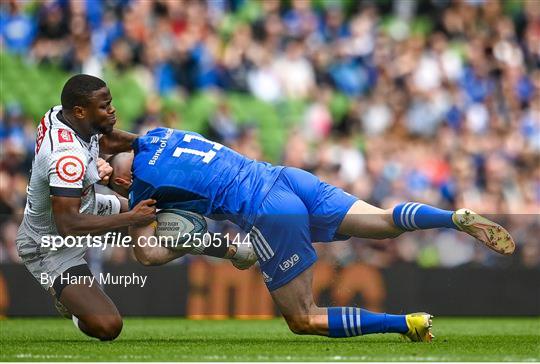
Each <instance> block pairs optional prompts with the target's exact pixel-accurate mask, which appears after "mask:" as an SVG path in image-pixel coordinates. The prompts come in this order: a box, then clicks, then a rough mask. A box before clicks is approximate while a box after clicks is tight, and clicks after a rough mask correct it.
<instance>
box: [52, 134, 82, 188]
mask: <svg viewBox="0 0 540 364" xmlns="http://www.w3.org/2000/svg"><path fill="white" fill-rule="evenodd" d="M87 165H88V160H87V157H86V154H85V152H84V150H83V149H82V146H81V145H80V144H78V143H77V142H73V143H65V144H63V145H62V144H60V145H58V146H55V149H54V150H53V151H52V152H51V154H50V155H49V158H48V176H49V187H50V191H51V195H54V196H66V197H80V196H81V194H82V189H83V180H84V175H85V172H86V168H87Z"/></svg>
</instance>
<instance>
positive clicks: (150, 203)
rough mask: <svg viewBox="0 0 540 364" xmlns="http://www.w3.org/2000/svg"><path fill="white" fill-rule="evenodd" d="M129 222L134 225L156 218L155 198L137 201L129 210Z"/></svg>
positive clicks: (148, 222) (143, 223)
mask: <svg viewBox="0 0 540 364" xmlns="http://www.w3.org/2000/svg"><path fill="white" fill-rule="evenodd" d="M127 214H131V216H130V218H131V223H132V224H133V225H136V226H144V225H148V224H150V223H151V222H153V221H155V220H156V200H154V199H148V200H143V201H141V202H139V203H138V204H137V205H136V206H135V207H134V208H133V209H132V210H131V211H129V212H127Z"/></svg>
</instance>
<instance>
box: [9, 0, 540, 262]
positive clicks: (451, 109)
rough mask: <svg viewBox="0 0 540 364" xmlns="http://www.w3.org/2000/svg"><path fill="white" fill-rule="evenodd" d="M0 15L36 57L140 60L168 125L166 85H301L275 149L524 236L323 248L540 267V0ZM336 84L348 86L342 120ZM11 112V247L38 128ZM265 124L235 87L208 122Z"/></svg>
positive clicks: (216, 3)
mask: <svg viewBox="0 0 540 364" xmlns="http://www.w3.org/2000/svg"><path fill="white" fill-rule="evenodd" d="M0 20H1V22H2V29H1V37H2V38H1V39H2V43H3V47H4V49H5V50H6V51H8V52H11V53H17V54H21V55H23V56H24V57H27V58H28V59H29V60H32V61H33V62H36V63H52V64H55V65H59V66H60V67H62V68H64V69H65V70H66V71H69V72H73V73H79V72H82V73H89V74H94V75H97V76H100V75H103V74H104V71H105V70H107V69H110V70H114V71H115V72H120V73H122V72H130V73H133V74H134V75H135V77H136V79H137V80H138V82H139V83H140V85H141V87H142V88H143V89H144V90H145V91H146V92H147V93H148V95H153V96H150V97H148V102H147V107H146V110H145V112H144V113H143V114H142V115H141V116H140V117H139V118H138V119H137V120H133V127H134V131H136V132H144V131H145V130H147V129H148V128H151V127H155V126H157V125H159V124H162V123H165V124H167V125H175V120H174V117H175V116H174V115H172V118H173V120H169V121H167V118H170V117H171V114H166V113H165V112H164V111H163V108H162V107H161V102H160V97H161V96H169V95H180V97H189V95H191V94H193V93H194V92H202V91H208V92H215V93H227V92H240V93H246V94H251V95H253V96H254V97H256V98H258V99H260V100H263V101H265V102H268V103H271V104H273V105H275V107H280V104H281V103H282V102H283V101H284V100H300V101H303V102H305V104H306V107H305V111H304V112H303V115H302V116H301V117H300V119H299V120H293V123H292V124H291V125H294V126H293V127H291V129H290V131H289V133H288V136H287V140H286V143H285V145H284V148H283V153H282V156H281V160H279V161H278V162H279V163H280V164H284V165H287V166H294V167H299V168H303V169H306V170H309V171H311V172H313V173H315V174H316V175H317V176H319V177H320V178H321V179H322V180H325V181H327V182H329V183H332V184H334V185H336V186H339V187H342V188H344V189H345V190H347V191H349V192H350V193H353V194H355V195H357V196H358V197H359V198H361V199H364V200H366V201H367V202H369V203H372V204H375V205H378V206H381V207H385V208H388V207H391V206H393V205H395V204H397V203H399V202H401V201H411V200H412V201H420V202H424V203H428V204H432V205H435V206H440V207H442V208H448V209H456V208H459V207H464V206H466V207H469V208H471V209H473V210H475V211H477V212H479V213H485V214H492V218H494V219H495V220H497V221H500V222H502V223H504V224H505V225H506V226H508V227H509V228H510V230H511V232H512V234H513V236H514V237H515V239H516V241H517V243H518V253H517V254H516V256H515V257H514V258H512V259H507V258H499V257H497V256H496V255H495V254H493V253H491V252H490V251H488V250H487V249H484V248H482V247H480V246H479V245H478V244H475V243H473V241H472V240H471V239H469V238H468V237H467V236H464V235H465V234H460V233H458V232H455V231H444V232H441V231H427V232H417V233H413V234H407V236H403V237H400V238H398V239H396V240H395V241H393V242H391V243H389V244H380V243H376V242H373V241H363V242H361V243H359V244H357V243H355V242H353V241H352V240H351V241H349V242H347V243H344V244H332V245H326V246H322V247H321V246H320V247H319V254H320V256H321V258H322V259H323V260H328V261H330V262H333V263H334V264H339V265H340V266H346V265H347V264H350V263H351V262H353V261H358V260H361V261H364V262H368V263H370V264H373V265H376V266H378V267H386V266H390V265H392V264H397V263H400V262H405V263H415V264H419V265H421V266H424V267H435V266H442V267H453V266H459V265H466V264H478V265H487V266H493V265H525V266H535V267H538V266H540V241H539V240H538V238H537V236H538V233H539V232H540V221H539V219H538V217H539V215H538V214H539V213H540V163H539V158H540V1H537V0H525V1H508V2H503V1H497V0H452V1H450V0H426V1H416V0H406V1H394V2H392V1H334V0H319V1H309V0H291V1H285V2H280V1H272V0H264V1H249V0H207V1H188V0H186V1H160V0H155V1H150V0H139V1H136V0H133V1H129V0H117V1H112V0H103V1H93V0H87V1H83V0H81V1H40V2H24V1H7V2H3V3H2V5H1V12H0ZM337 94H340V95H345V96H346V98H347V100H348V103H347V105H348V106H347V111H346V112H345V113H344V115H343V116H340V117H338V118H336V117H335V116H334V114H333V113H332V106H331V102H332V100H333V99H334V98H335V95H337ZM224 100H225V99H224ZM1 111H2V124H1V126H0V143H1V147H2V151H1V153H2V159H1V166H0V177H1V181H2V183H1V189H0V213H1V214H2V222H3V223H2V225H1V229H2V231H1V232H0V239H2V241H1V244H0V258H1V260H3V261H17V259H18V258H17V256H16V252H15V249H14V245H13V239H14V235H15V231H16V228H17V216H20V214H21V213H22V207H23V206H24V201H25V190H24V188H25V185H26V180H27V178H28V175H27V171H28V169H29V165H30V162H31V158H32V154H33V141H34V128H33V123H32V121H29V120H28V119H27V118H25V116H24V113H23V112H22V110H21V109H20V107H19V106H18V105H16V104H10V105H3V106H2V110H1ZM44 111H45V110H44ZM180 117H181V116H180ZM253 119H254V120H255V121H256V115H254V116H253ZM260 133H261V131H260V130H259V129H258V128H257V126H256V122H255V123H253V124H250V125H249V126H248V127H240V126H239V124H238V123H237V122H236V120H235V117H234V115H233V113H232V112H231V110H230V107H229V105H227V102H226V101H223V102H221V103H220V104H219V106H218V107H217V109H216V111H215V112H214V114H213V115H212V117H211V118H210V119H209V120H208V134H209V135H211V136H212V137H213V138H217V139H219V140H220V141H222V142H223V143H226V144H228V145H230V146H231V147H233V148H235V149H237V150H239V151H240V152H242V153H244V154H246V155H248V156H250V157H252V158H256V159H263V160H264V159H265V155H264V153H263V148H262V147H261V144H260ZM220 228H226V229H231V228H232V227H230V226H224V227H223V226H222V227H220ZM108 254H109V255H110V257H108V258H110V259H113V260H115V261H119V262H120V261H124V260H125V259H128V257H127V256H126V255H127V253H126V252H114V251H113V252H111V253H108Z"/></svg>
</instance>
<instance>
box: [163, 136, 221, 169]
mask: <svg viewBox="0 0 540 364" xmlns="http://www.w3.org/2000/svg"><path fill="white" fill-rule="evenodd" d="M193 139H196V140H200V141H201V142H205V143H208V144H212V149H210V150H209V151H208V152H203V151H200V150H196V149H190V148H180V147H177V148H176V149H175V150H174V153H173V157H176V158H178V157H180V155H182V153H188V154H194V155H198V156H200V157H203V159H202V161H203V162H204V163H209V162H210V161H211V160H212V158H214V157H215V156H216V151H217V150H220V149H221V148H222V147H223V145H221V144H219V143H216V142H213V141H210V140H208V139H205V138H203V137H200V136H198V135H192V134H186V135H184V139H183V141H184V142H186V143H190V142H191V141H192V140H193Z"/></svg>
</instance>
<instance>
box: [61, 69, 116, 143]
mask: <svg viewBox="0 0 540 364" xmlns="http://www.w3.org/2000/svg"><path fill="white" fill-rule="evenodd" d="M61 100H62V112H63V113H64V115H66V116H67V117H68V118H69V120H70V121H74V120H75V121H78V122H79V123H80V124H79V125H81V126H82V127H84V128H85V129H86V131H88V132H89V133H91V134H107V133H110V132H111V131H112V129H113V127H114V124H115V123H116V115H115V113H116V109H115V108H114V106H112V103H111V102H112V96H111V93H110V91H109V88H108V87H107V84H106V83H105V82H104V81H103V80H102V79H100V78H97V77H94V76H90V75H84V74H79V75H75V76H73V77H71V78H70V79H69V80H68V81H67V82H66V84H65V85H64V88H63V89H62V95H61Z"/></svg>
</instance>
